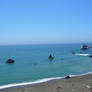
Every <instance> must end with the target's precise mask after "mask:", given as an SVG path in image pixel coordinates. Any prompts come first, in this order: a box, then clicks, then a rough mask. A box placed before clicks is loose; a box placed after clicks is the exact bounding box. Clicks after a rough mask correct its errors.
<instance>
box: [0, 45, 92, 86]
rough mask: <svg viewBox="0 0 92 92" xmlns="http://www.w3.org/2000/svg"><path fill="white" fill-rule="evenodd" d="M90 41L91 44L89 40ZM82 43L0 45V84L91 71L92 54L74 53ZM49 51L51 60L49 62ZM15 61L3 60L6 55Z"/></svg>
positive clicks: (6, 57)
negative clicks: (12, 62)
mask: <svg viewBox="0 0 92 92" xmlns="http://www.w3.org/2000/svg"><path fill="white" fill-rule="evenodd" d="M89 45H92V44H89ZM80 46H81V44H60V45H22V46H0V85H7V84H13V83H20V82H29V81H35V80H39V79H44V78H51V77H62V76H66V75H69V74H72V75H76V74H82V73H87V72H91V71H92V58H89V57H87V56H79V55H73V54H72V50H74V51H75V52H76V53H80V52H82V53H88V52H91V51H92V49H90V50H89V51H84V52H83V51H80ZM50 53H51V54H52V55H53V56H54V60H53V61H52V62H50V61H49V60H48V56H49V55H50ZM9 58H11V59H14V60H15V63H14V64H6V63H5V62H6V60H7V59H9Z"/></svg>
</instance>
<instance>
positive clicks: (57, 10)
mask: <svg viewBox="0 0 92 92" xmlns="http://www.w3.org/2000/svg"><path fill="white" fill-rule="evenodd" d="M88 42H92V0H0V45H10V44H11V45H13V44H55V43H56V44H59V43H88Z"/></svg>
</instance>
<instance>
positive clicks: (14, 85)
mask: <svg viewBox="0 0 92 92" xmlns="http://www.w3.org/2000/svg"><path fill="white" fill-rule="evenodd" d="M88 74H92V72H88V73H83V74H78V75H69V76H70V77H77V76H83V75H88ZM63 78H65V76H64V77H54V78H45V79H41V80H37V81H34V82H24V83H17V84H16V83H15V84H8V85H3V86H0V90H2V89H7V88H14V87H21V86H26V85H33V84H39V83H44V82H49V81H54V80H59V79H63Z"/></svg>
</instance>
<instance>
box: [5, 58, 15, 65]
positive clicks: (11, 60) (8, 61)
mask: <svg viewBox="0 0 92 92" xmlns="http://www.w3.org/2000/svg"><path fill="white" fill-rule="evenodd" d="M14 62H15V61H14V60H13V59H8V60H7V61H6V64H11V63H14Z"/></svg>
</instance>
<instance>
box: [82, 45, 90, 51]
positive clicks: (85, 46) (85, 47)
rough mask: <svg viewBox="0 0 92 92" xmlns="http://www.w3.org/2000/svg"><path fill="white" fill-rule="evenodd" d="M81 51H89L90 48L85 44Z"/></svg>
mask: <svg viewBox="0 0 92 92" xmlns="http://www.w3.org/2000/svg"><path fill="white" fill-rule="evenodd" d="M80 49H81V50H88V49H89V47H88V46H87V45H86V44H84V45H82V46H81V48H80Z"/></svg>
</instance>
